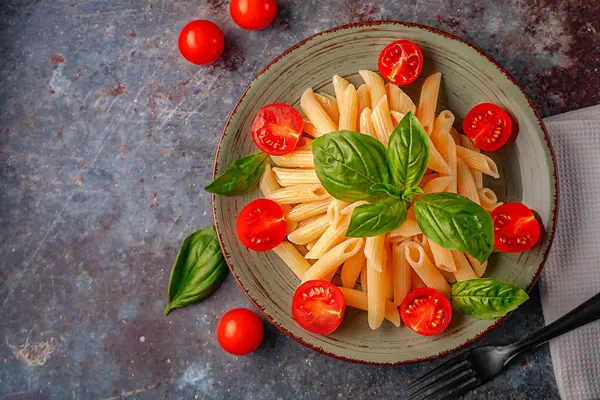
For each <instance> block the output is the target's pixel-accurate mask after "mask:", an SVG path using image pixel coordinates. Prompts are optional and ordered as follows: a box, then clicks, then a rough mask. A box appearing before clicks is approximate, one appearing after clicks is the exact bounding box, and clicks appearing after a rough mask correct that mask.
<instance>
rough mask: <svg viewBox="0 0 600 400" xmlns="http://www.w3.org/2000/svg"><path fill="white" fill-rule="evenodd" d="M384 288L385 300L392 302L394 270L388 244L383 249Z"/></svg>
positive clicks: (390, 249)
mask: <svg viewBox="0 0 600 400" xmlns="http://www.w3.org/2000/svg"><path fill="white" fill-rule="evenodd" d="M384 249H385V250H384V255H385V257H384V260H385V261H384V263H385V268H384V272H385V274H384V282H383V283H384V286H385V299H386V300H389V301H394V268H393V261H394V260H393V258H392V248H391V247H390V245H389V244H388V243H386V244H385V248H384Z"/></svg>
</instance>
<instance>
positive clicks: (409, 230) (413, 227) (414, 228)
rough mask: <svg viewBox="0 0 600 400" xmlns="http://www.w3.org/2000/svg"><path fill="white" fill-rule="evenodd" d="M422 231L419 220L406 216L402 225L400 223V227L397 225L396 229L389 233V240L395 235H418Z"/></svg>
mask: <svg viewBox="0 0 600 400" xmlns="http://www.w3.org/2000/svg"><path fill="white" fill-rule="evenodd" d="M420 233H422V232H421V228H419V224H417V221H415V220H414V219H412V218H406V220H405V221H404V222H403V223H402V225H400V226H399V227H397V228H396V229H394V230H393V231H391V232H389V233H388V234H387V238H388V240H389V239H391V238H393V237H398V236H402V237H410V236H414V235H418V234H420Z"/></svg>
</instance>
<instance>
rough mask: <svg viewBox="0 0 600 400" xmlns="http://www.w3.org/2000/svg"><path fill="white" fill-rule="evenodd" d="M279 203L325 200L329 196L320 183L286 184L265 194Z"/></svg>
mask: <svg viewBox="0 0 600 400" xmlns="http://www.w3.org/2000/svg"><path fill="white" fill-rule="evenodd" d="M265 197H266V198H267V199H271V200H273V201H276V202H278V203H279V204H298V203H308V202H311V201H319V200H325V199H328V198H330V197H331V195H330V194H329V193H327V191H326V190H325V189H324V188H323V186H321V185H296V186H288V187H284V188H281V189H278V190H275V191H274V192H272V193H269V194H267V195H266V196H265Z"/></svg>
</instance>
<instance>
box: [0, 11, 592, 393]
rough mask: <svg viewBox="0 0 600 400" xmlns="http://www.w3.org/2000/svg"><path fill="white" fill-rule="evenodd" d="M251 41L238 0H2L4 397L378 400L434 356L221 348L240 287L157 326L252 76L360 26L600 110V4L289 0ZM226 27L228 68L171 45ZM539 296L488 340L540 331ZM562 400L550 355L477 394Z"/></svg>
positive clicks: (542, 94) (558, 102)
mask: <svg viewBox="0 0 600 400" xmlns="http://www.w3.org/2000/svg"><path fill="white" fill-rule="evenodd" d="M278 3H279V6H280V10H279V13H278V18H277V20H276V21H275V23H274V24H273V25H272V26H271V27H269V28H268V29H266V30H264V31H260V32H246V31H242V30H240V29H238V28H237V27H236V26H234V24H233V23H232V22H231V20H230V18H229V15H228V9H227V8H228V2H227V1H225V0H211V1H208V2H204V1H185V0H170V1H167V0H156V1H140V0H111V1H94V0H87V1H85V0H82V1H78V0H69V1H63V0H54V1H49V0H38V1H29V2H27V1H16V0H7V1H3V2H1V5H0V82H1V86H0V243H1V245H0V260H2V266H1V269H0V307H1V308H0V321H2V322H1V323H0V338H1V341H0V398H4V397H6V398H10V399H25V398H42V399H49V398H57V399H66V398H74V399H80V398H115V399H116V398H121V397H131V398H152V399H154V398H157V399H158V398H165V397H169V398H173V397H181V398H202V399H205V398H206V399H225V398H228V399H229V398H245V399H262V398H346V397H350V396H352V397H355V398H366V397H370V398H382V397H389V396H399V390H400V389H401V388H402V387H403V386H404V385H405V384H406V383H407V382H408V381H409V380H411V379H412V378H414V377H416V376H417V375H419V374H420V373H422V372H425V371H427V370H429V369H430V368H431V367H432V366H434V365H436V364H437V363H438V361H433V362H426V363H421V364H418V365H410V366H400V367H373V366H363V365H354V364H348V363H344V362H341V361H337V360H333V359H329V358H326V357H325V356H321V355H319V354H317V353H314V352H312V351H310V350H308V349H305V348H303V347H302V346H300V345H298V344H297V343H295V342H293V341H292V340H290V339H288V338H287V337H285V336H283V335H282V334H280V333H278V332H276V331H275V330H274V329H273V328H272V327H270V326H268V327H267V330H266V332H267V333H266V339H265V342H264V344H263V345H262V347H261V348H260V349H259V350H258V351H257V352H256V353H255V354H254V355H252V356H250V357H245V358H235V357H231V356H229V355H227V354H225V353H223V352H222V351H221V350H220V349H219V347H218V344H217V342H216V339H215V329H216V323H217V320H218V318H219V316H220V315H222V314H223V313H224V312H225V311H226V310H228V309H229V308H231V307H234V306H249V303H248V301H247V300H246V298H245V296H244V295H243V294H242V292H241V291H240V290H239V289H238V287H237V286H236V284H235V282H234V281H233V279H232V278H231V277H228V278H227V280H226V281H225V284H224V286H223V287H222V288H221V289H220V291H219V292H218V293H217V294H216V295H215V296H213V297H212V298H210V299H209V300H208V301H206V302H205V303H203V304H201V305H197V306H194V307H189V308H187V309H183V310H176V311H174V312H173V313H172V314H171V316H169V318H166V317H164V316H163V315H162V310H163V308H164V306H165V298H166V290H167V281H168V274H169V269H170V266H171V263H172V260H173V258H174V257H175V254H176V252H177V247H178V244H179V242H180V241H181V240H182V239H183V238H184V237H185V236H186V235H187V234H188V233H189V232H191V231H193V230H195V229H197V228H200V227H203V226H206V225H209V224H211V223H212V221H211V215H210V197H209V196H208V195H207V194H206V193H205V192H204V191H203V190H202V188H203V186H204V185H205V184H206V183H207V182H208V181H209V179H210V177H211V170H212V163H213V154H214V151H215V146H216V143H217V140H218V137H219V135H220V130H221V127H222V125H223V122H224V120H225V118H226V116H227V113H228V112H229V111H230V109H231V108H232V106H233V103H234V102H235V99H236V98H237V96H238V95H239V94H240V93H241V91H242V90H243V88H244V86H245V85H246V84H247V83H248V82H249V80H250V78H251V77H252V76H253V75H254V74H255V73H256V72H257V71H258V70H259V69H260V68H261V67H262V66H264V65H265V64H266V63H267V62H268V61H269V60H271V59H272V58H274V57H275V56H276V55H277V54H279V53H280V52H282V51H283V50H285V49H286V48H287V47H289V46H290V45H292V44H293V43H295V42H297V41H299V40H301V39H303V38H305V37H307V36H309V35H311V34H314V33H317V32H319V31H321V30H323V29H326V28H330V27H333V26H336V25H341V24H344V23H349V22H357V21H364V20H372V19H394V20H404V21H412V22H418V23H422V24H427V25H431V26H434V27H439V28H441V29H443V30H445V31H448V32H451V33H454V34H457V35H458V36H460V37H462V38H464V39H466V40H468V41H470V42H472V43H474V44H476V45H478V46H479V47H481V48H482V49H484V50H485V51H487V52H488V53H489V54H490V55H491V56H492V57H493V58H495V59H496V60H498V61H499V62H500V63H501V64H502V65H504V66H505V67H506V68H507V69H508V70H509V71H510V72H511V73H512V74H513V75H515V77H516V79H517V80H518V81H519V82H520V83H521V84H522V85H523V86H524V88H525V91H526V92H527V93H528V94H529V95H531V96H532V98H533V100H534V102H535V104H536V105H537V107H538V109H539V110H540V111H541V112H542V114H543V115H545V116H546V115H551V114H556V113H559V112H563V111H568V110H571V109H577V108H580V107H584V106H589V105H592V104H596V103H599V102H600V83H599V82H598V80H597V74H598V69H599V68H600V49H599V43H600V22H599V21H600V3H599V2H596V1H575V0H570V1H549V0H548V1H541V0H540V1H529V2H527V1H518V0H499V1H494V2H493V5H488V3H492V2H487V1H483V0H464V1H458V0H457V1H452V0H449V1H444V2H440V1H438V0H418V1H410V2H409V1H399V0H394V1H378V2H373V3H366V2H359V1H356V0H352V1H350V0H348V1H316V0H309V1H295V2H293V1H291V0H287V1H279V2H278ZM202 17H208V18H210V19H212V20H214V21H215V22H217V23H218V24H220V26H221V27H222V28H223V30H224V32H225V35H226V40H227V45H226V50H225V54H224V56H223V58H222V59H221V60H220V61H218V62H217V63H216V64H215V65H213V66H208V67H196V66H193V65H191V64H189V63H187V62H186V61H184V60H183V59H182V58H181V57H180V56H179V54H178V52H177V49H176V46H175V43H176V37H177V33H178V30H179V29H180V28H181V27H182V26H183V24H184V23H185V22H187V21H188V20H190V19H193V18H202ZM542 324H543V320H542V316H541V309H540V304H539V297H538V295H537V290H535V291H534V293H533V296H532V299H531V301H529V302H528V303H526V305H524V306H522V307H521V308H519V309H518V310H517V311H516V312H515V313H514V314H513V315H512V316H511V317H510V318H509V319H508V320H507V321H506V322H505V323H503V324H502V325H501V326H500V327H499V328H497V329H496V330H494V331H493V332H491V333H490V334H489V335H487V336H486V337H485V338H484V339H483V340H482V342H484V343H502V342H505V341H509V340H514V339H517V338H519V337H521V336H523V335H525V334H527V333H529V332H533V331H534V330H536V329H537V328H539V327H540V326H542ZM468 398H477V399H497V398H511V399H538V398H545V399H556V398H558V392H557V388H556V383H555V381H554V376H553V372H552V365H551V360H550V356H549V352H548V349H547V347H543V348H540V349H538V350H537V351H535V352H533V353H530V354H528V355H526V356H524V357H521V358H520V359H519V360H518V361H516V362H514V363H513V364H512V365H511V367H510V369H509V370H508V371H507V373H506V374H504V375H502V376H501V377H499V378H498V379H496V380H495V381H493V382H491V383H489V384H488V385H486V386H484V387H482V388H480V389H479V390H477V391H475V392H473V393H472V394H470V395H469V396H468Z"/></svg>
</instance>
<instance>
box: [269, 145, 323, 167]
mask: <svg viewBox="0 0 600 400" xmlns="http://www.w3.org/2000/svg"><path fill="white" fill-rule="evenodd" d="M296 148H297V147H296ZM271 160H272V161H273V162H274V163H275V165H277V166H278V167H284V168H310V169H314V168H315V160H314V158H313V153H312V150H294V151H292V152H291V153H288V154H286V155H284V156H271Z"/></svg>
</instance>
